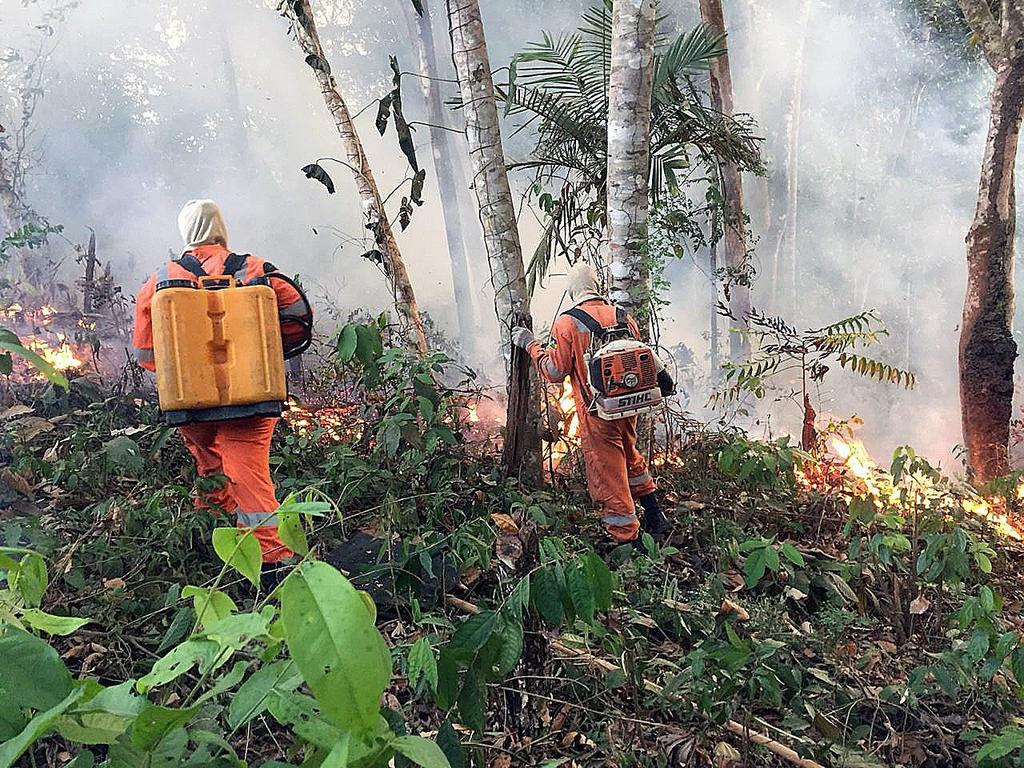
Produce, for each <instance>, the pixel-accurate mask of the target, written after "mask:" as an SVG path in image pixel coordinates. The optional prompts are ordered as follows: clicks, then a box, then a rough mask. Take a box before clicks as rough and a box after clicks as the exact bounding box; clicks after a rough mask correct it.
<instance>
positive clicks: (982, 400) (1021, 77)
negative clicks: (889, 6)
mask: <svg viewBox="0 0 1024 768" xmlns="http://www.w3.org/2000/svg"><path fill="white" fill-rule="evenodd" d="M991 110H992V111H991V120H990V123H989V130H988V139H987V142H986V147H985V159H984V162H983V163H982V168H981V183H980V186H979V190H978V207H977V211H976V212H975V216H974V223H973V224H972V226H971V230H970V232H969V233H968V235H967V296H966V298H965V300H964V317H963V325H962V326H961V332H960V405H961V409H962V415H963V429H964V444H965V446H966V448H967V462H968V471H969V473H970V475H971V477H972V479H973V480H975V481H977V482H986V481H988V480H991V479H992V478H994V477H998V476H999V475H1003V474H1006V473H1007V472H1008V471H1009V440H1010V419H1011V416H1012V405H1013V364H1014V360H1015V359H1016V357H1017V344H1016V342H1014V340H1013V310H1014V308H1013V302H1014V296H1013V268H1014V263H1013V262H1014V235H1015V230H1016V207H1015V193H1014V177H1015V168H1014V165H1015V162H1016V157H1017V146H1018V143H1019V139H1020V129H1021V119H1022V115H1024V45H1021V44H1019V43H1018V44H1016V45H1014V46H1012V47H1011V48H1010V55H1008V56H1005V57H1004V58H1003V60H1002V61H1001V62H1000V63H999V66H998V68H997V71H996V81H995V86H994V87H993V89H992V103H991Z"/></svg>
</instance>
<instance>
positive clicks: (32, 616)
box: [20, 608, 91, 635]
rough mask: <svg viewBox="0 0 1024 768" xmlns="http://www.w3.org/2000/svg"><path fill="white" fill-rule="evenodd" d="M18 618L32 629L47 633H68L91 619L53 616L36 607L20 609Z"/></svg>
mask: <svg viewBox="0 0 1024 768" xmlns="http://www.w3.org/2000/svg"><path fill="white" fill-rule="evenodd" d="M20 618H21V620H22V621H23V622H25V623H26V624H28V625H29V626H30V627H32V629H38V630H39V631H40V632H45V633H46V634H48V635H70V634H72V633H73V632H74V631H75V630H77V629H81V628H82V627H84V626H85V625H86V624H88V623H89V622H90V621H91V619H80V618H75V617H74V616H54V615H53V614H52V613H46V611H40V610H39V609H38V608H30V609H28V610H27V611H22V613H21V615H20Z"/></svg>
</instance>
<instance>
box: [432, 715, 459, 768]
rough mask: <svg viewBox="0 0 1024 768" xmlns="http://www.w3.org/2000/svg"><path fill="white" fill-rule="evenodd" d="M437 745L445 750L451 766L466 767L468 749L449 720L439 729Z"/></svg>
mask: <svg viewBox="0 0 1024 768" xmlns="http://www.w3.org/2000/svg"><path fill="white" fill-rule="evenodd" d="M437 746H438V748H440V750H441V751H442V752H444V756H445V757H446V758H447V759H448V763H449V765H451V768H466V750H465V749H463V747H462V742H460V741H459V734H458V733H457V732H456V731H455V728H453V727H452V724H451V722H450V721H448V720H445V721H444V722H443V723H441V727H440V728H438V730H437Z"/></svg>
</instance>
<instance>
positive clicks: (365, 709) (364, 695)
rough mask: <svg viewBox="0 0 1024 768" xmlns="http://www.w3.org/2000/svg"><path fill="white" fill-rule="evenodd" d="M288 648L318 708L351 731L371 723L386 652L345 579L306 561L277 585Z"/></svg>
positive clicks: (386, 672) (386, 667) (387, 668)
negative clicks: (281, 583) (278, 586)
mask: <svg viewBox="0 0 1024 768" xmlns="http://www.w3.org/2000/svg"><path fill="white" fill-rule="evenodd" d="M281 616H282V620H283V623H284V633H285V640H286V642H287V643H288V650H289V651H290V652H291V656H292V658H293V659H294V660H295V663H296V664H297V665H298V667H299V670H300V671H301V672H302V675H303V677H304V678H305V680H306V683H307V685H309V687H310V690H312V691H313V694H314V695H315V696H316V698H317V701H318V702H319V704H320V707H321V709H322V710H323V712H324V714H325V715H327V717H329V718H330V719H331V720H332V721H334V722H335V723H337V724H338V725H339V726H340V727H341V728H343V729H344V730H348V731H352V732H353V733H355V734H356V735H360V734H364V733H367V732H369V731H371V730H372V729H373V728H375V727H376V725H377V719H378V714H377V713H378V710H379V708H380V696H381V694H382V693H383V692H384V689H385V688H386V687H387V684H388V681H389V680H390V679H391V656H390V654H389V652H388V648H387V645H386V644H385V643H384V638H382V637H381V635H380V633H379V632H378V631H377V628H376V627H375V626H374V625H373V621H372V619H371V616H370V612H369V611H368V610H367V607H366V605H365V603H364V602H363V598H362V597H361V596H360V595H359V592H358V591H357V590H356V588H355V587H353V586H352V584H351V582H349V580H348V579H346V578H345V577H344V576H342V575H341V573H340V572H338V571H337V570H336V569H334V568H332V567H331V566H330V565H327V564H326V563H320V562H316V561H307V562H305V563H303V564H302V565H300V566H299V567H298V568H297V569H296V570H295V571H293V572H292V574H291V575H290V576H289V577H288V578H287V579H286V580H285V582H284V584H283V585H282V587H281Z"/></svg>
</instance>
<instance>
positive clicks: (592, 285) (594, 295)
mask: <svg viewBox="0 0 1024 768" xmlns="http://www.w3.org/2000/svg"><path fill="white" fill-rule="evenodd" d="M567 291H568V293H569V300H570V301H571V302H572V303H573V304H580V303H582V302H584V301H590V300H591V299H603V298H604V296H603V295H602V294H601V280H600V278H599V277H598V274H597V270H596V269H594V268H593V267H592V266H590V265H589V264H584V263H583V262H580V263H579V264H574V265H573V267H572V268H571V269H570V270H569V287H568V288H567Z"/></svg>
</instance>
